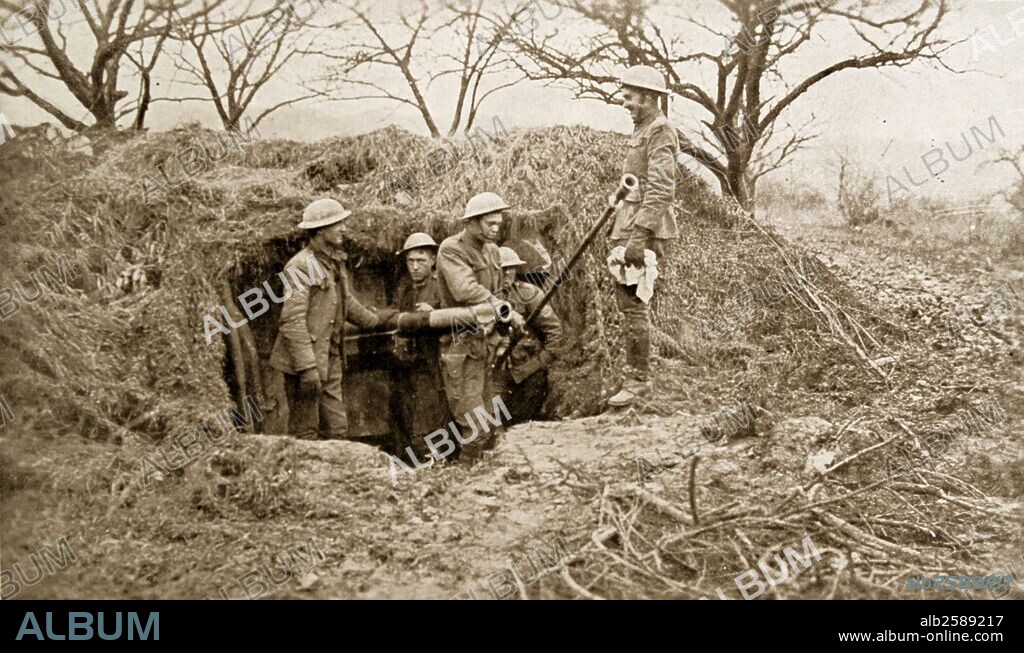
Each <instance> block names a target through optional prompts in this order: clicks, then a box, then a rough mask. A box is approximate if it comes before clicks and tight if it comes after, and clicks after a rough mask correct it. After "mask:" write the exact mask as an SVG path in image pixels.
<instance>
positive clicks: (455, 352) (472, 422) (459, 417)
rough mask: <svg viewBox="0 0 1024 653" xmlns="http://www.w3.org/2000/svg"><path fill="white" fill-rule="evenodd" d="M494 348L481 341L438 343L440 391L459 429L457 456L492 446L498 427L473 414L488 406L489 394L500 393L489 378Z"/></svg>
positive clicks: (498, 432)
mask: <svg viewBox="0 0 1024 653" xmlns="http://www.w3.org/2000/svg"><path fill="white" fill-rule="evenodd" d="M494 358H495V348H494V347H493V346H492V345H490V344H486V343H483V342H477V343H473V346H467V343H464V342H463V343H455V344H449V345H442V347H441V368H442V372H443V376H444V391H445V396H446V397H447V398H448V408H449V410H450V412H451V413H452V415H453V417H454V422H455V426H456V427H457V428H458V430H459V434H460V436H461V440H462V442H461V443H456V446H457V447H459V448H460V449H461V454H460V456H464V457H466V458H470V459H472V458H476V457H478V456H479V455H480V453H481V452H482V451H483V450H485V449H489V448H491V447H492V446H494V443H495V441H496V438H497V437H498V435H499V434H500V432H501V427H496V428H495V427H491V426H490V425H486V424H485V425H483V426H481V424H480V423H479V418H478V417H477V413H479V412H480V411H481V410H484V409H489V408H490V406H491V405H492V403H493V397H494V396H495V395H498V394H500V388H498V387H497V385H496V383H495V381H494V379H492V373H491V369H492V366H493V365H494Z"/></svg>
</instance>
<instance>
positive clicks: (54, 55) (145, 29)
mask: <svg viewBox="0 0 1024 653" xmlns="http://www.w3.org/2000/svg"><path fill="white" fill-rule="evenodd" d="M222 2H224V0H203V1H202V2H201V3H198V4H196V3H195V2H194V1H193V0H162V1H161V2H142V1H139V0H90V1H87V0H77V10H78V11H79V12H81V14H82V18H83V19H84V22H85V25H86V27H87V28H88V30H89V32H90V33H91V35H92V41H93V42H94V47H93V48H92V50H91V53H90V54H89V55H88V56H89V58H90V60H89V61H88V63H87V65H86V66H84V67H82V68H79V66H78V65H76V63H75V62H74V61H73V60H72V56H71V54H70V48H69V46H68V37H69V33H68V32H69V31H70V30H69V29H68V28H67V25H66V21H64V20H59V19H58V20H50V19H49V18H48V16H50V15H51V14H56V12H55V11H54V12H51V9H52V5H53V0H34V1H33V3H31V4H30V5H28V6H27V7H23V6H19V5H18V4H17V3H15V2H10V1H9V0H0V9H2V10H3V12H5V13H6V14H7V15H5V16H4V17H3V19H4V20H6V19H7V18H9V17H11V16H12V15H15V14H17V15H18V16H19V19H21V20H23V21H27V22H26V23H25V24H26V25H29V24H30V25H31V26H32V27H33V28H34V31H33V32H32V33H31V34H27V35H26V38H23V39H21V40H19V41H17V42H15V43H13V44H8V45H7V47H6V48H5V49H6V52H8V53H10V54H11V55H12V56H13V62H11V63H13V64H14V65H11V63H9V62H8V61H6V60H5V61H0V92H2V93H5V94H7V95H11V96H16V97H24V98H26V99H28V100H29V101H31V102H32V103H33V104H35V105H36V106H38V107H39V108H41V109H43V110H44V111H46V112H47V113H49V114H50V115H52V116H53V117H54V118H56V119H57V120H58V121H60V123H61V124H62V125H64V126H65V127H67V128H68V129H72V130H75V131H77V132H86V131H88V130H90V129H110V128H114V127H116V126H117V122H118V120H119V119H121V118H122V117H124V116H126V115H129V114H133V113H134V114H135V115H134V118H133V120H132V124H133V125H134V126H135V127H138V128H141V127H142V125H143V123H144V121H145V115H146V111H147V109H148V107H149V103H150V102H151V99H152V97H151V93H150V73H151V72H152V70H153V67H154V66H155V64H156V60H157V58H158V57H159V55H160V52H161V50H162V47H163V44H164V41H165V40H166V38H167V36H168V34H169V32H170V29H171V26H172V21H173V20H174V16H175V15H177V16H178V19H179V20H184V21H192V20H196V19H197V18H198V17H200V16H203V15H205V14H206V13H208V12H209V11H211V10H212V9H213V8H215V7H216V6H218V5H219V4H221V3H222ZM62 9H63V5H62ZM63 13H66V11H62V14H63ZM51 23H52V25H51ZM29 37H31V38H29ZM26 40H27V41H29V43H24V42H23V41H26ZM78 42H79V41H77V40H76V44H77V43H78ZM76 47H80V46H76ZM126 59H127V60H128V62H129V63H131V64H133V65H134V66H135V67H136V69H137V70H138V72H139V74H140V78H141V83H140V90H139V94H138V97H137V98H136V101H135V102H134V103H133V104H132V103H129V104H128V105H127V106H125V105H124V104H125V103H123V102H122V101H123V100H125V99H126V98H127V97H128V96H129V93H128V91H125V90H122V89H121V88H119V82H120V81H121V79H122V70H121V66H122V63H124V61H125V60H126ZM47 80H54V81H57V82H60V83H61V84H62V85H63V87H64V89H65V90H66V91H67V92H68V93H70V95H71V97H72V98H73V99H74V100H75V101H77V102H78V103H79V104H80V105H81V106H82V107H83V108H84V109H85V110H86V112H87V113H86V114H84V115H82V117H80V118H79V117H75V113H74V112H73V111H70V110H66V109H63V108H61V105H66V98H60V99H55V100H50V99H47V98H46V97H45V96H44V92H43V91H42V88H43V86H44V85H46V84H47V83H48V82H47ZM90 118H91V122H90Z"/></svg>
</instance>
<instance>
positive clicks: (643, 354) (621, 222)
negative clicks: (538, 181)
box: [610, 113, 679, 381]
mask: <svg viewBox="0 0 1024 653" xmlns="http://www.w3.org/2000/svg"><path fill="white" fill-rule="evenodd" d="M678 151H679V137H678V135H677V134H676V131H675V128H673V127H672V124H671V123H670V122H669V121H668V119H667V118H666V117H665V116H664V115H662V114H661V113H658V114H656V115H655V116H654V117H652V118H651V119H649V120H648V121H647V122H646V123H644V124H643V125H638V126H637V127H636V128H635V129H634V131H633V134H632V136H630V139H629V145H628V149H627V151H626V160H625V163H624V165H623V168H622V171H623V173H629V174H633V175H636V177H637V179H638V180H639V182H640V185H639V188H638V189H637V190H635V191H631V192H630V193H629V194H628V195H627V196H626V198H625V201H624V202H623V203H622V205H620V207H619V208H618V210H617V211H616V214H615V222H614V224H613V226H612V234H611V243H610V245H611V247H610V249H614V248H615V247H617V246H620V245H621V246H623V247H625V246H627V245H628V244H629V242H630V240H633V239H639V240H640V241H641V242H643V243H644V245H645V246H646V247H647V248H649V249H651V251H653V252H654V253H655V254H656V255H657V257H658V261H659V264H660V263H661V260H662V258H663V257H664V256H667V255H668V253H669V244H670V243H671V241H672V239H675V238H677V237H678V235H679V229H678V226H677V224H676V218H675V213H674V210H673V206H672V202H673V200H674V199H675V189H676V171H677V167H678V163H677V162H676V154H677V153H678ZM661 269H664V268H661ZM615 298H616V303H617V304H618V307H619V310H620V311H622V314H623V317H624V318H625V319H624V325H625V330H626V365H627V368H628V369H627V374H630V375H632V376H633V377H634V378H636V379H637V380H639V381H646V380H647V376H648V371H649V368H650V351H651V336H650V328H651V327H650V307H649V305H648V304H645V303H644V302H643V301H641V300H640V298H639V297H637V296H636V287H635V286H623V285H619V284H616V286H615Z"/></svg>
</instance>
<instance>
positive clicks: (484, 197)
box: [462, 193, 509, 220]
mask: <svg viewBox="0 0 1024 653" xmlns="http://www.w3.org/2000/svg"><path fill="white" fill-rule="evenodd" d="M507 208H509V205H508V204H506V203H505V200H503V199H501V197H500V196H499V195H498V194H497V193H480V194H479V195H474V196H473V197H471V198H469V201H468V202H466V213H465V215H463V216H462V219H463V220H469V219H470V218H476V217H479V216H481V215H487V214H488V213H497V212H498V211H504V210H505V209H507Z"/></svg>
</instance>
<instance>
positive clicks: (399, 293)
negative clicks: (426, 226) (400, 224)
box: [392, 232, 450, 465]
mask: <svg viewBox="0 0 1024 653" xmlns="http://www.w3.org/2000/svg"><path fill="white" fill-rule="evenodd" d="M437 247H438V245H437V243H436V242H435V241H434V239H433V238H431V237H430V235H429V234H425V233H422V232H416V233H413V234H410V235H409V237H408V238H406V239H405V243H404V244H403V245H402V249H400V250H399V251H398V256H400V257H401V258H402V261H403V262H404V263H405V272H406V273H405V274H403V275H402V278H401V280H400V281H399V282H398V287H397V289H396V290H395V294H394V305H395V307H396V308H397V309H398V310H399V311H401V312H403V313H405V312H410V311H432V310H434V309H436V308H440V307H441V298H440V296H439V295H438V290H437V274H436V272H435V271H434V265H435V263H436V261H437ZM401 342H402V347H401V348H399V349H398V350H396V359H397V362H398V363H400V364H401V365H402V366H403V367H402V369H401V371H400V372H399V373H398V374H395V375H393V377H392V378H393V383H394V388H395V392H394V394H393V395H392V401H393V407H392V411H393V414H394V415H396V416H397V425H396V426H397V427H398V428H397V429H396V433H395V436H396V447H395V449H396V451H400V452H403V454H402V455H406V454H405V453H404V452H406V450H407V448H409V447H412V452H413V455H414V456H415V458H416V460H410V461H409V462H410V463H412V464H416V465H420V464H423V462H424V461H425V460H427V459H428V458H429V457H430V450H429V446H428V445H427V443H426V440H425V437H426V436H427V435H428V434H429V433H431V432H433V431H434V430H436V429H437V428H438V427H440V426H443V425H444V424H447V423H448V421H449V419H450V418H449V416H448V410H447V401H446V398H445V395H444V383H443V381H442V376H441V363H440V350H439V343H438V341H437V338H433V337H428V336H421V337H410V338H403V339H402V340H401Z"/></svg>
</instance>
